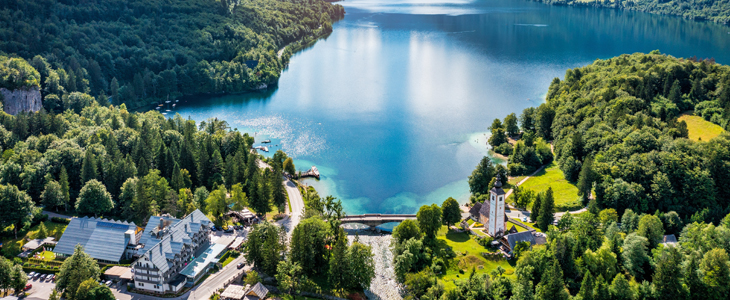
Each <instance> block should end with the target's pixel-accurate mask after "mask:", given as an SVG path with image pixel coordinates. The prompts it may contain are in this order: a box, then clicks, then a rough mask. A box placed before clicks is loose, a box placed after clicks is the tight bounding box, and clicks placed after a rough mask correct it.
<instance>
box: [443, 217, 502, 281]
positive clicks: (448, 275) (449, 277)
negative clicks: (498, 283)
mask: <svg viewBox="0 0 730 300" xmlns="http://www.w3.org/2000/svg"><path fill="white" fill-rule="evenodd" d="M438 240H439V242H440V244H441V245H442V246H447V247H451V249H452V250H453V251H454V253H456V257H455V258H454V259H452V260H451V261H450V262H448V265H449V267H448V270H446V272H445V273H443V274H440V275H438V276H439V278H440V279H441V280H442V281H443V283H444V286H445V287H446V289H453V288H454V287H456V284H455V281H459V280H462V279H468V278H469V273H470V272H471V269H472V268H474V269H475V271H476V273H477V274H482V273H485V274H489V273H490V272H491V271H492V270H494V269H496V268H497V266H501V267H502V268H504V269H505V270H506V272H505V274H506V275H507V276H510V277H512V276H514V275H513V274H514V265H513V264H514V262H512V261H507V260H504V259H500V260H488V259H486V258H484V257H483V256H482V255H481V253H482V252H492V250H488V249H485V248H484V247H482V246H481V245H479V243H477V241H476V240H475V238H474V236H472V235H469V234H467V233H464V232H454V231H448V230H447V229H446V227H445V226H444V227H442V228H441V230H439V234H438ZM460 271H462V272H463V273H461V272H460Z"/></svg>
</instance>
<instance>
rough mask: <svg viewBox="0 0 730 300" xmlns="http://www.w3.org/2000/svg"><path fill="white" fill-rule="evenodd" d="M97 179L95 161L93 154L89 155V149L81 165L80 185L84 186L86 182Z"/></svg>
mask: <svg viewBox="0 0 730 300" xmlns="http://www.w3.org/2000/svg"><path fill="white" fill-rule="evenodd" d="M98 177H99V174H97V167H96V159H95V158H94V154H93V153H91V150H90V149H86V154H85V155H84V161H83V163H82V164H81V184H85V183H86V182H87V181H89V180H92V179H97V178H98Z"/></svg>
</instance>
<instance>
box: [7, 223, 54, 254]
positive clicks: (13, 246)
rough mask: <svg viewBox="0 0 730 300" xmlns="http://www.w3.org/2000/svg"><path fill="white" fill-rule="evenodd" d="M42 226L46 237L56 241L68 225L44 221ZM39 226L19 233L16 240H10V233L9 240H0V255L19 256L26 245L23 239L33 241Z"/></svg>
mask: <svg viewBox="0 0 730 300" xmlns="http://www.w3.org/2000/svg"><path fill="white" fill-rule="evenodd" d="M43 224H44V225H46V232H48V236H52V237H54V238H56V241H58V239H60V238H61V235H63V231H64V230H66V226H68V224H61V223H55V222H51V221H45V222H43ZM39 226H40V224H38V225H35V226H33V227H31V228H30V230H28V231H19V232H18V238H17V239H14V238H12V236H13V235H12V231H11V232H10V238H3V239H2V240H0V243H2V244H3V248H2V253H3V254H5V256H8V257H13V256H16V255H18V254H20V252H22V251H21V250H20V248H21V247H22V246H23V245H24V244H25V243H26V242H25V238H27V239H28V240H32V239H35V238H36V235H37V234H38V227H39Z"/></svg>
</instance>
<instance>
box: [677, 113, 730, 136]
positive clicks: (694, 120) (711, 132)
mask: <svg viewBox="0 0 730 300" xmlns="http://www.w3.org/2000/svg"><path fill="white" fill-rule="evenodd" d="M678 121H684V122H686V123H687V130H688V131H689V139H691V140H693V141H698V140H702V141H709V140H711V139H712V138H714V137H716V136H718V135H720V134H721V133H722V132H723V131H725V130H723V129H722V127H720V126H719V125H717V124H715V123H712V122H709V121H705V119H703V118H702V117H700V116H692V115H688V114H685V115H682V116H680V117H679V118H678Z"/></svg>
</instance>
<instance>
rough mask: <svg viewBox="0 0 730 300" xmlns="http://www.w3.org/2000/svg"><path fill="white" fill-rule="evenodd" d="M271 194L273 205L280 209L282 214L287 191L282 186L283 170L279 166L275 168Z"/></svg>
mask: <svg viewBox="0 0 730 300" xmlns="http://www.w3.org/2000/svg"><path fill="white" fill-rule="evenodd" d="M271 192H272V197H271V200H272V202H273V204H274V205H275V206H276V207H277V208H278V209H279V212H280V213H281V212H283V211H284V209H283V208H284V206H285V205H286V191H285V189H284V185H283V184H282V175H281V169H280V167H279V166H275V167H274V173H273V176H271Z"/></svg>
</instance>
